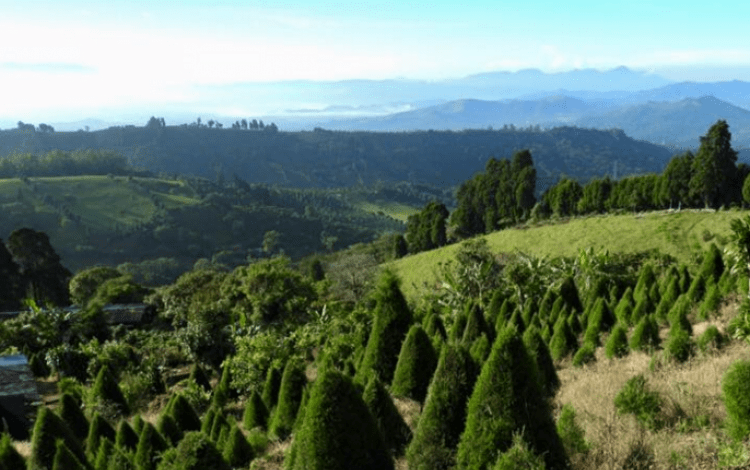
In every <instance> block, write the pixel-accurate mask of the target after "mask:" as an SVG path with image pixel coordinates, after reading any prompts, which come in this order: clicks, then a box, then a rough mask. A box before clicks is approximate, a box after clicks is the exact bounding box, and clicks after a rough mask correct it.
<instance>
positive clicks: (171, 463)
mask: <svg viewBox="0 0 750 470" xmlns="http://www.w3.org/2000/svg"><path fill="white" fill-rule="evenodd" d="M157 468H158V470H204V469H207V468H210V469H214V470H230V469H231V468H232V467H231V466H230V465H229V464H228V463H227V461H226V460H225V459H224V457H223V456H222V455H221V452H219V451H218V450H217V449H216V446H215V445H214V444H213V442H211V441H210V440H209V439H208V438H207V437H206V436H205V435H204V434H203V433H200V432H189V433H187V434H186V435H185V437H184V438H183V439H182V440H181V441H180V444H179V445H178V446H177V447H176V448H172V449H169V450H168V451H167V452H165V453H164V454H163V455H162V460H161V462H160V463H159V466H158V467H157Z"/></svg>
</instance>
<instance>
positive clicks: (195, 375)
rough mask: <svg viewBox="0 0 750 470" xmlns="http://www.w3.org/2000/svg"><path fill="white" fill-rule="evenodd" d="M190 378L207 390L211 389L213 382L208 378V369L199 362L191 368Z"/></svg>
mask: <svg viewBox="0 0 750 470" xmlns="http://www.w3.org/2000/svg"><path fill="white" fill-rule="evenodd" d="M190 380H192V381H193V382H195V384H196V385H198V386H199V387H201V388H202V389H203V390H205V391H206V392H210V391H211V382H210V381H209V380H208V376H207V375H206V371H204V370H203V367H201V366H200V364H198V363H197V362H195V363H194V364H193V366H192V367H191V368H190Z"/></svg>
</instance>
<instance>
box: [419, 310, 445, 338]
mask: <svg viewBox="0 0 750 470" xmlns="http://www.w3.org/2000/svg"><path fill="white" fill-rule="evenodd" d="M423 324H424V331H425V333H427V335H428V336H429V337H430V338H432V339H433V342H432V344H433V346H434V345H435V341H434V340H435V339H436V337H440V339H441V340H442V341H440V342H445V340H446V339H448V334H447V333H446V331H445V325H444V324H443V321H442V320H441V319H440V316H439V315H438V314H437V313H435V312H430V313H428V314H427V316H426V317H425V319H424V322H423Z"/></svg>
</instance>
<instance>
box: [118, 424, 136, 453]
mask: <svg viewBox="0 0 750 470" xmlns="http://www.w3.org/2000/svg"><path fill="white" fill-rule="evenodd" d="M115 445H116V446H117V448H118V449H120V450H121V451H132V450H135V449H136V447H138V434H136V432H135V431H134V430H133V428H132V426H130V424H129V423H128V422H127V420H124V419H122V420H120V424H118V425H117V434H116V435H115Z"/></svg>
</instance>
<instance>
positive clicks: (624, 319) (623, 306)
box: [615, 287, 635, 325]
mask: <svg viewBox="0 0 750 470" xmlns="http://www.w3.org/2000/svg"><path fill="white" fill-rule="evenodd" d="M633 307H635V300H634V299H633V289H632V288H631V287H628V288H627V289H625V292H624V293H623V294H622V297H621V298H620V301H619V302H618V303H617V306H616V307H615V318H616V319H617V321H619V322H621V323H623V324H625V325H627V324H629V322H630V315H631V314H632V312H633Z"/></svg>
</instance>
